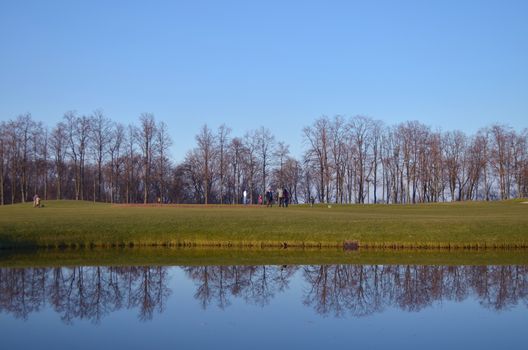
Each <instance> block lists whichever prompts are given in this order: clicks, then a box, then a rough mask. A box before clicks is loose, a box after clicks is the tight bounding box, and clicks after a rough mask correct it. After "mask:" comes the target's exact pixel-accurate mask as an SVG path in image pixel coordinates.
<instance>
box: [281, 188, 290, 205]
mask: <svg viewBox="0 0 528 350" xmlns="http://www.w3.org/2000/svg"><path fill="white" fill-rule="evenodd" d="M282 195H283V196H284V199H283V201H284V203H283V205H282V206H283V207H286V208H288V202H289V201H290V194H289V193H288V190H287V189H286V188H284V190H283V191H282Z"/></svg>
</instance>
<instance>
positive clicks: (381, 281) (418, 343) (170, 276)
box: [0, 265, 528, 350]
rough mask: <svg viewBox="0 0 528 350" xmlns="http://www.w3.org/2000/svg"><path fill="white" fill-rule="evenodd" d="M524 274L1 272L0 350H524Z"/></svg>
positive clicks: (495, 270)
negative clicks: (381, 349)
mask: <svg viewBox="0 0 528 350" xmlns="http://www.w3.org/2000/svg"><path fill="white" fill-rule="evenodd" d="M527 327H528V266H412V265H398V266H397V265H386V266H382V265H374V266H372V265H324V266H179V267H164V266H163V267H160V266H155V267H122V266H121V267H58V268H0V336H1V338H0V339H1V340H0V342H1V348H2V349H6V350H8V349H90V350H93V349H176V348H181V349H208V348H209V349H213V348H214V349H297V348H298V349H329V348H336V349H344V348H347V349H348V348H367V349H371V348H405V349H409V348H411V349H412V348H415V349H418V348H420V349H454V348H456V349H527V348H528V335H527V332H526V331H527V329H528V328H527Z"/></svg>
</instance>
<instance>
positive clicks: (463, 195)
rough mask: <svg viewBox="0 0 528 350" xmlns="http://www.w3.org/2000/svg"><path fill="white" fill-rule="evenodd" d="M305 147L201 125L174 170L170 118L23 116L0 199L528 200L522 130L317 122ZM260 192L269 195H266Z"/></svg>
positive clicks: (8, 124)
mask: <svg viewBox="0 0 528 350" xmlns="http://www.w3.org/2000/svg"><path fill="white" fill-rule="evenodd" d="M302 135H303V146H304V152H303V154H302V156H301V158H296V157H294V156H292V155H291V154H290V151H289V146H288V145H287V144H286V143H285V142H283V141H279V140H277V139H276V138H275V136H274V135H273V134H272V133H271V131H270V130H269V129H266V128H265V127H260V128H258V129H255V130H250V131H248V132H246V133H245V134H244V135H243V136H234V135H232V130H231V129H230V128H229V127H227V126H225V125H222V126H220V127H219V128H218V129H216V130H212V129H210V128H209V127H208V126H207V125H204V126H203V127H202V128H201V129H200V130H199V132H198V134H197V135H196V138H195V139H196V144H195V147H194V148H193V149H191V150H190V151H188V152H187V154H186V156H185V159H184V160H183V161H182V162H181V163H179V164H177V163H175V162H174V161H173V160H171V157H170V148H171V146H172V140H171V136H170V135H169V133H168V129H167V126H166V124H165V123H163V122H157V121H156V120H155V118H154V116H153V115H152V114H149V113H144V114H141V115H140V117H139V120H138V122H137V123H136V124H132V125H123V124H120V123H116V122H113V121H112V120H111V119H109V118H108V117H107V116H105V115H104V114H103V112H102V111H100V110H97V111H95V112H94V113H92V114H91V115H78V114H77V113H75V112H67V113H65V115H64V117H63V119H62V121H60V122H59V123H57V124H56V125H55V126H53V127H51V128H49V127H48V126H46V125H44V124H43V123H41V122H37V121H35V120H34V119H33V118H32V117H31V115H30V114H24V115H20V116H18V117H17V118H15V119H13V120H8V121H2V122H0V203H1V204H10V203H17V202H26V201H28V200H31V198H32V197H33V195H34V194H37V193H38V194H39V195H40V196H41V198H43V199H45V200H46V199H77V200H93V201H101V202H111V203H157V202H160V203H206V204H208V203H221V204H227V203H229V204H237V203H241V202H242V195H243V192H244V191H247V193H248V200H249V201H250V203H257V199H258V196H259V195H263V194H264V193H265V191H266V190H267V189H268V188H272V189H273V190H275V189H276V188H278V187H279V186H280V187H284V188H287V189H288V191H289V193H290V194H291V201H292V202H293V203H302V202H308V201H310V200H314V201H316V202H320V203H331V202H332V203H419V202H439V201H462V200H495V199H509V198H516V197H528V131H527V130H526V129H525V130H524V131H522V132H520V131H516V130H513V129H512V128H511V127H508V126H504V125H493V126H490V127H487V128H483V129H481V130H480V131H478V132H477V133H476V134H475V135H466V134H465V133H463V132H461V131H449V132H441V131H436V130H432V129H431V128H430V127H429V126H426V125H424V124H421V123H419V122H417V121H413V122H404V123H401V124H398V125H392V126H387V125H384V124H383V123H382V122H381V121H377V120H374V119H371V118H368V117H363V116H356V117H353V118H345V117H342V116H336V117H333V118H329V117H321V118H318V119H317V120H315V121H314V122H313V123H312V124H311V125H309V126H306V127H304V128H303V129H302ZM263 197H264V196H263Z"/></svg>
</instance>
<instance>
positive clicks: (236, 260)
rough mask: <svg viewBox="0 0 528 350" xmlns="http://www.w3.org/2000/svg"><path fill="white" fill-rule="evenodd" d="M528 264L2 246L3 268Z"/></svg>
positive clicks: (444, 257)
mask: <svg viewBox="0 0 528 350" xmlns="http://www.w3.org/2000/svg"><path fill="white" fill-rule="evenodd" d="M330 264H352V265H444V266H445V265H453V266H454V265H527V264H528V254H526V251H525V250H523V249H515V250H489V249H488V250H478V251H477V250H469V251H468V250H455V251H449V252H446V251H444V250H427V251H424V250H373V249H367V250H362V249H359V250H356V251H345V250H343V249H336V248H326V249H319V248H312V249H302V248H288V249H282V248H265V249H260V248H257V249H236V248H234V249H233V248H230V249H225V248H181V247H180V248H168V247H143V248H95V249H69V248H68V249H63V250H61V249H36V250H22V251H20V250H3V251H2V250H0V268H3V267H11V268H18V267H59V266H182V265H185V266H192V265H202V266H205V265H224V266H225V265H330Z"/></svg>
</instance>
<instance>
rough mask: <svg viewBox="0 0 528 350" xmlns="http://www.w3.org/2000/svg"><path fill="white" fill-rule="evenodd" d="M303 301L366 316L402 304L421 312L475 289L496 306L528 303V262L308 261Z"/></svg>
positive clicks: (320, 308)
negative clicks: (319, 263)
mask: <svg viewBox="0 0 528 350" xmlns="http://www.w3.org/2000/svg"><path fill="white" fill-rule="evenodd" d="M303 274H304V277H305V279H306V281H307V282H308V287H309V288H308V290H307V291H306V293H305V298H304V303H305V304H306V305H309V306H312V307H314V308H315V310H316V311H317V312H318V313H320V314H323V315H326V314H334V315H336V316H341V315H343V314H344V313H345V312H350V313H351V314H352V315H354V316H364V315H368V314H372V313H374V312H379V311H382V310H383V309H384V308H385V307H398V308H400V309H402V310H407V311H418V310H421V309H423V308H424V307H427V306H429V305H432V304H433V303H435V302H441V301H443V300H454V301H461V300H464V299H465V298H467V297H468V295H470V294H474V295H475V296H476V298H477V299H478V300H479V301H480V303H481V304H482V305H483V306H484V307H487V308H491V309H494V310H503V309H507V308H509V307H511V306H513V305H516V304H517V303H518V302H519V301H521V300H524V302H525V303H527V302H528V266H410V265H407V266H361V265H329V266H306V267H304V268H303Z"/></svg>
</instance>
